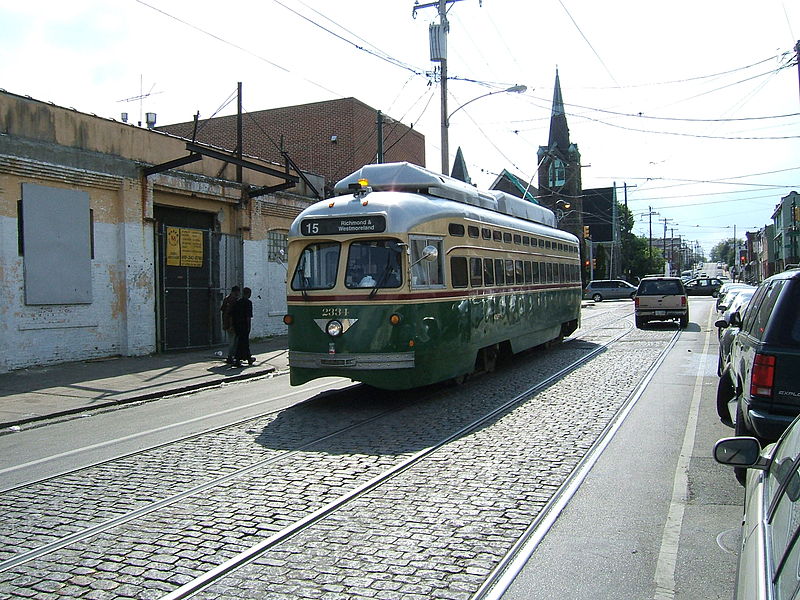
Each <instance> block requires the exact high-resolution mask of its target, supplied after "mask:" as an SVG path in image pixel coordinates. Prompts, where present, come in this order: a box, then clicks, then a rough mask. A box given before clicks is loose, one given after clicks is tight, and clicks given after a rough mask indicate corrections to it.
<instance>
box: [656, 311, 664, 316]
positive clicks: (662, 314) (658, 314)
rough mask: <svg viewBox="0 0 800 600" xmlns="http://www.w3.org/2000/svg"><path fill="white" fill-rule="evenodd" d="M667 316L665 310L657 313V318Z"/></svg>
mask: <svg viewBox="0 0 800 600" xmlns="http://www.w3.org/2000/svg"><path fill="white" fill-rule="evenodd" d="M666 314H667V311H665V310H657V311H656V316H657V317H663V316H664V315H666Z"/></svg>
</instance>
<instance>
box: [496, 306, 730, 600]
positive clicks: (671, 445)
mask: <svg viewBox="0 0 800 600" xmlns="http://www.w3.org/2000/svg"><path fill="white" fill-rule="evenodd" d="M713 306H714V304H713V300H712V299H710V298H692V299H691V304H690V307H691V317H690V319H691V323H690V326H689V328H688V329H687V330H686V332H685V333H684V334H683V335H682V336H681V338H680V340H679V342H678V343H677V345H676V346H675V347H674V348H673V349H672V351H671V353H670V354H669V355H668V356H667V358H666V360H665V362H664V363H663V364H662V366H661V368H660V369H659V371H658V373H657V374H656V376H655V377H654V378H653V380H652V381H651V382H650V384H649V386H648V387H647V389H646V391H645V393H644V395H643V396H642V397H641V398H640V399H639V401H638V402H637V404H636V405H635V407H634V408H633V410H632V411H631V413H630V414H629V415H628V417H627V419H626V420H625V422H624V424H623V425H622V427H621V428H620V430H619V431H618V432H617V434H616V435H615V437H614V439H613V440H612V442H611V443H610V445H609V446H608V448H607V449H606V451H605V452H604V453H603V455H602V456H601V458H600V460H599V461H598V462H597V464H596V465H595V466H594V468H593V469H592V471H591V473H590V474H589V476H588V477H587V479H586V480H585V482H584V484H583V485H582V486H581V487H580V489H579V490H578V492H577V494H576V495H575V496H574V498H573V499H572V501H571V502H570V504H569V505H568V506H567V508H566V509H565V510H564V512H563V513H562V514H561V516H560V517H559V519H558V520H557V521H556V523H555V526H554V527H553V528H552V529H551V530H550V532H549V533H548V534H547V535H546V536H545V538H544V540H543V541H542V543H541V544H540V545H539V547H538V548H537V549H536V550H535V552H534V553H533V554H532V555H531V557H530V559H529V560H528V562H527V564H526V565H525V567H524V569H523V571H522V572H521V573H520V575H519V576H518V577H517V578H516V580H515V581H514V582H513V584H512V585H511V586H510V587H509V589H508V590H507V592H506V593H505V595H504V596H503V598H504V600H523V599H524V600H538V599H548V600H550V599H553V598H564V599H567V598H569V599H570V600H581V599H584V598H585V599H592V600H595V599H598V598H620V599H622V598H624V599H645V598H648V599H649V598H653V599H657V600H662V599H663V600H666V599H671V598H681V599H686V600H697V599H698V598H703V599H704V600H712V599H717V598H719V599H728V598H730V597H731V596H732V594H733V585H734V578H735V568H736V555H737V552H738V545H739V525H740V522H741V516H742V502H743V489H742V488H741V487H740V486H739V485H738V484H737V483H736V481H735V479H734V477H733V473H732V471H731V470H729V469H727V468H725V467H722V466H721V465H718V464H716V463H715V462H714V460H713V458H712V457H711V449H712V447H713V444H714V442H715V441H716V440H717V439H719V438H721V437H725V436H728V435H732V434H733V433H732V430H731V429H729V428H727V427H725V426H723V425H722V424H721V423H720V422H719V419H718V418H717V416H716V410H715V404H714V402H715V393H716V383H717V375H716V364H717V350H716V330H715V329H714V326H713V322H714V318H715V314H716V313H715V312H714V309H713Z"/></svg>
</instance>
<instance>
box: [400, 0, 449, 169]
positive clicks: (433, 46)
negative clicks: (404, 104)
mask: <svg viewBox="0 0 800 600" xmlns="http://www.w3.org/2000/svg"><path fill="white" fill-rule="evenodd" d="M455 2H461V0H437V1H436V2H428V3H426V4H414V8H413V9H412V10H411V14H412V16H414V17H416V16H417V11H418V10H419V9H421V8H431V7H434V6H435V7H436V8H437V9H438V11H439V23H438V25H431V26H430V30H429V35H430V40H429V43H430V50H431V61H433V62H438V63H439V85H440V86H441V92H442V98H441V105H442V124H441V131H442V175H450V141H449V139H448V132H447V128H448V123H447V33H448V32H449V31H450V23H449V22H448V21H447V5H448V4H453V3H455Z"/></svg>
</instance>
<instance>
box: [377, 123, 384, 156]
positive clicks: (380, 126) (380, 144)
mask: <svg viewBox="0 0 800 600" xmlns="http://www.w3.org/2000/svg"><path fill="white" fill-rule="evenodd" d="M377 162H378V164H379V165H381V164H383V113H382V112H381V111H378V161H377Z"/></svg>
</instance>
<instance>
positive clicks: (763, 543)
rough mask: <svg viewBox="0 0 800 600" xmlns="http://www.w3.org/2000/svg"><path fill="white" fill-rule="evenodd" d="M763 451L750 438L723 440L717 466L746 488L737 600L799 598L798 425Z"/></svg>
mask: <svg viewBox="0 0 800 600" xmlns="http://www.w3.org/2000/svg"><path fill="white" fill-rule="evenodd" d="M798 423H799V421H798V420H795V421H794V422H792V423H791V426H790V427H789V428H788V429H787V430H786V433H784V435H783V436H782V437H781V438H780V440H779V441H778V443H777V444H770V445H769V446H767V447H766V448H764V449H763V450H762V448H761V445H760V444H759V442H758V440H756V439H754V438H752V437H732V438H725V439H722V440H719V441H718V442H717V443H716V445H715V446H714V458H715V460H716V461H717V462H719V463H721V464H724V465H729V466H733V467H734V469H735V470H736V471H737V473H741V476H740V477H739V479H740V480H741V481H742V482H743V483H745V492H744V515H743V518H742V529H741V542H740V544H741V545H740V546H739V558H738V566H737V573H736V589H735V590H734V598H736V599H738V600H749V599H751V598H752V599H765V600H766V599H776V600H777V599H784V598H785V599H789V598H797V594H796V592H797V589H798V587H799V586H800V519H798V518H797V515H798V513H800V475H798V465H800V461H798V460H797V456H798V453H800V425H799V424H798Z"/></svg>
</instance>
